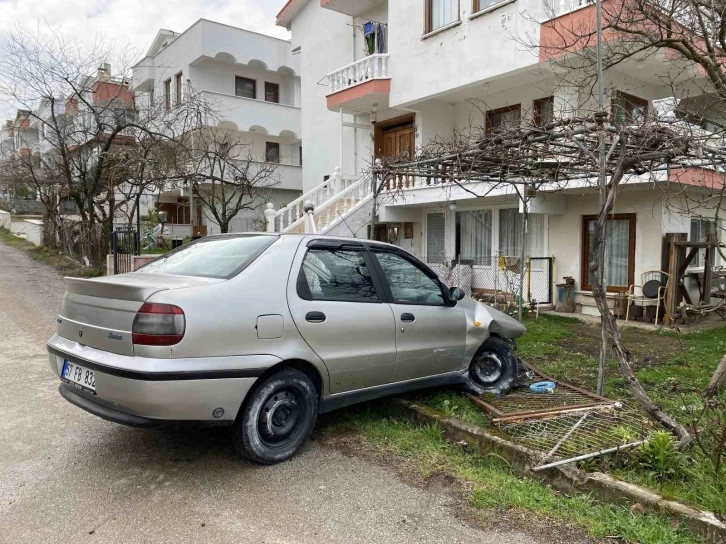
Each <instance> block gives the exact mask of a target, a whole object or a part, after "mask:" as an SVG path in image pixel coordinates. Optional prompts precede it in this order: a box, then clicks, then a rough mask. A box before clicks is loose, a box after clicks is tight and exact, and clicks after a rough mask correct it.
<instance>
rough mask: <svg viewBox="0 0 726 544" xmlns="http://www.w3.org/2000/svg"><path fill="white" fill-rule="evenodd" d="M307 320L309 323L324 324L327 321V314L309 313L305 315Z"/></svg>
mask: <svg viewBox="0 0 726 544" xmlns="http://www.w3.org/2000/svg"><path fill="white" fill-rule="evenodd" d="M305 320H306V321H308V322H309V323H322V322H323V321H325V314H324V313H323V312H308V313H307V314H305Z"/></svg>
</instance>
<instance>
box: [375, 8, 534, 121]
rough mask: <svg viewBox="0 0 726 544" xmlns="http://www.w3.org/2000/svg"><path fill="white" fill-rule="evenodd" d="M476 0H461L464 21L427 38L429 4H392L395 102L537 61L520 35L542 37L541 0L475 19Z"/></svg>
mask: <svg viewBox="0 0 726 544" xmlns="http://www.w3.org/2000/svg"><path fill="white" fill-rule="evenodd" d="M472 4H473V3H472V2H465V1H462V2H460V9H461V12H460V14H461V16H460V18H461V24H460V25H458V26H455V27H453V28H450V29H448V30H444V31H442V32H440V33H438V34H435V35H432V36H429V37H426V38H422V35H423V32H424V3H423V2H420V1H419V0H395V1H394V0H390V1H389V3H388V23H389V25H390V32H389V45H390V48H389V52H390V54H391V59H390V68H391V73H392V75H393V85H392V88H391V101H390V104H391V106H394V107H395V106H403V105H411V104H412V103H415V102H417V101H420V100H422V99H427V98H431V97H436V96H437V95H438V94H442V93H445V92H447V91H450V90H452V89H456V88H461V87H465V86H467V85H472V84H475V83H477V82H480V81H482V80H485V79H488V78H493V77H496V76H499V75H501V74H504V73H507V72H511V71H514V70H518V69H522V68H525V67H529V66H531V65H533V64H535V63H536V62H537V58H536V56H535V55H534V54H533V53H532V51H529V50H527V48H526V47H525V46H523V45H522V44H521V43H518V42H517V41H515V40H514V39H512V38H513V37H515V36H518V37H521V36H525V35H526V36H528V39H530V40H534V41H537V40H538V39H539V27H540V25H539V23H538V22H537V21H538V18H539V14H540V13H541V10H542V2H541V1H540V0H523V1H517V2H515V3H510V4H508V5H505V6H502V7H500V8H499V9H497V10H495V11H492V12H490V13H486V14H484V15H481V16H478V17H476V18H473V19H470V18H469V17H470V15H471V11H472Z"/></svg>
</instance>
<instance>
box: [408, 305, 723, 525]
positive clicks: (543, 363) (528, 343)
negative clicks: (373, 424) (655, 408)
mask: <svg viewBox="0 0 726 544" xmlns="http://www.w3.org/2000/svg"><path fill="white" fill-rule="evenodd" d="M622 332H623V343H624V345H625V346H626V348H628V349H629V350H630V352H631V354H632V358H633V364H634V368H635V371H636V375H637V376H638V378H639V380H640V381H641V383H642V385H643V387H644V388H645V389H646V391H647V392H648V394H649V395H650V396H651V398H652V399H653V400H654V401H655V402H656V403H657V404H658V405H660V406H662V407H663V408H664V409H665V410H666V411H667V412H668V413H669V414H671V415H673V416H674V417H676V418H679V419H680V420H681V422H682V423H684V424H688V417H687V412H686V410H685V406H687V405H689V404H691V403H698V402H700V392H701V391H703V389H704V388H705V386H706V384H707V383H708V380H709V379H710V377H711V374H712V373H713V371H714V370H715V368H716V365H717V364H718V362H719V361H720V359H721V357H722V356H723V355H724V353H726V326H724V327H719V328H715V329H710V330H702V331H698V332H691V333H688V334H681V335H679V334H678V333H676V332H674V331H660V332H656V331H646V330H642V329H636V328H633V327H630V328H624V329H623V331H622ZM599 335H600V330H599V327H597V326H593V325H588V324H584V323H582V322H580V321H578V320H576V319H572V318H567V317H560V316H540V318H539V319H537V320H535V319H530V320H528V321H527V333H526V334H525V335H524V336H523V337H522V338H520V339H519V341H518V348H519V353H520V355H521V356H522V358H523V359H524V360H525V361H528V362H530V363H533V364H535V365H536V366H537V367H539V368H540V370H542V372H544V373H545V374H548V375H551V376H554V377H555V378H557V379H560V380H562V381H566V382H569V383H572V384H574V385H579V386H582V387H585V388H587V389H589V390H591V391H594V389H595V386H596V381H597V361H598V353H599V341H600V339H599ZM605 396H607V397H609V398H612V399H617V400H624V401H627V402H629V403H631V404H633V405H634V404H635V403H634V400H633V399H632V396H631V394H630V391H629V390H628V388H627V387H626V385H625V383H624V382H623V380H622V379H621V378H620V374H619V370H618V366H617V363H616V361H614V360H610V361H608V366H607V370H606V381H605ZM417 400H418V401H419V402H422V403H424V404H426V405H428V406H431V407H432V408H436V409H438V410H441V411H446V410H445V409H442V408H449V409H453V413H452V414H450V415H455V416H456V417H459V418H460V419H462V420H464V421H467V422H469V423H473V424H475V425H486V418H484V420H483V421H482V414H481V413H480V412H479V413H477V409H476V408H474V409H472V407H473V404H472V403H470V402H469V401H468V400H467V399H466V398H465V397H462V396H461V395H459V394H457V393H456V392H453V391H448V392H437V393H431V394H426V395H420V396H419V397H417ZM446 400H448V401H449V403H448V404H446V405H444V404H443V403H444V402H445V401H446ZM467 404H468V406H466V405H467ZM682 462H683V465H684V471H683V473H682V474H681V475H680V476H678V477H677V478H674V479H672V480H666V481H656V480H655V479H654V478H652V477H650V476H649V475H648V474H647V473H646V472H645V471H644V470H643V469H642V467H641V466H640V465H639V463H637V461H636V462H632V460H631V462H630V463H629V464H627V465H625V466H618V465H617V464H616V465H614V466H612V463H611V462H610V460H608V459H605V460H604V461H603V462H602V463H601V464H599V465H598V464H597V463H589V464H588V468H594V469H600V470H609V471H611V472H612V473H613V474H615V475H616V476H617V477H619V478H621V479H624V480H627V481H630V482H633V483H638V484H641V485H645V486H648V487H651V488H654V489H656V490H658V491H659V492H660V493H662V494H663V495H664V496H667V497H671V498H674V499H677V500H681V501H684V502H687V503H689V504H692V505H695V506H698V507H701V508H705V509H708V510H712V511H714V512H717V513H720V514H722V515H723V514H726V482H725V481H724V478H723V477H721V478H717V477H715V475H714V474H713V472H712V469H711V465H710V464H709V462H708V461H707V460H706V459H705V458H704V457H703V455H702V454H701V452H700V451H698V450H696V449H693V450H691V451H690V452H688V453H686V454H684V455H683V458H682Z"/></svg>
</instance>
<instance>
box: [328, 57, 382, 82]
mask: <svg viewBox="0 0 726 544" xmlns="http://www.w3.org/2000/svg"><path fill="white" fill-rule="evenodd" d="M390 56H391V54H390V53H374V54H373V55H368V56H367V57H363V58H362V59H358V60H354V61H353V62H351V63H350V64H346V65H345V66H341V67H340V68H337V69H335V70H333V71H332V72H330V73H329V74H328V77H330V76H332V75H333V74H334V73H336V72H340V71H341V70H346V69H348V68H353V66H355V65H356V64H362V63H364V62H367V61H369V60H370V59H372V58H374V57H379V58H383V57H390Z"/></svg>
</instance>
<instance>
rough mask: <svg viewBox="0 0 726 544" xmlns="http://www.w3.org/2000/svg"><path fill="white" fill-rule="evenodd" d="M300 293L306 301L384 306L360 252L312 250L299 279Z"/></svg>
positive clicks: (309, 251) (308, 254)
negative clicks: (365, 303) (330, 301)
mask: <svg viewBox="0 0 726 544" xmlns="http://www.w3.org/2000/svg"><path fill="white" fill-rule="evenodd" d="M297 291H298V295H300V298H303V299H306V300H332V301H342V302H380V300H379V298H378V293H377V292H376V288H375V285H374V284H373V280H372V279H371V274H370V271H369V270H368V266H367V265H366V262H365V260H364V259H363V254H362V252H360V251H351V250H341V249H315V248H313V249H310V250H308V252H307V253H306V254H305V258H304V259H303V263H302V267H301V268H300V274H299V275H298V281H297Z"/></svg>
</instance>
